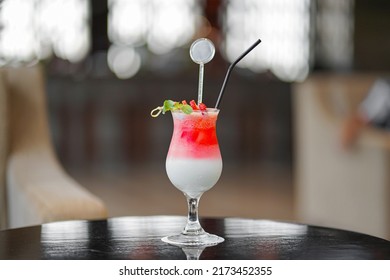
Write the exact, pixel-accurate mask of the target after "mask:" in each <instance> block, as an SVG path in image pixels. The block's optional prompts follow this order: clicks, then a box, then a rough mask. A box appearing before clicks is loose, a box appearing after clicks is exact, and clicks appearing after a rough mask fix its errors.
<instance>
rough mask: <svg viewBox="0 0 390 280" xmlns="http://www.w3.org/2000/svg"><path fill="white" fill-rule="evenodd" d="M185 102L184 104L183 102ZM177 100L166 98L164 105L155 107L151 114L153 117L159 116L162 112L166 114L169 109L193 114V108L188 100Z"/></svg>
mask: <svg viewBox="0 0 390 280" xmlns="http://www.w3.org/2000/svg"><path fill="white" fill-rule="evenodd" d="M183 102H184V104H183ZM183 102H177V101H172V100H169V99H168V100H165V101H164V104H163V106H159V107H156V108H154V109H153V110H152V111H151V112H150V115H151V116H152V117H154V118H155V117H157V116H158V115H160V113H163V114H165V112H168V111H176V110H181V111H182V112H183V113H185V114H191V113H192V112H193V109H192V107H191V106H190V105H188V104H187V102H185V101H183Z"/></svg>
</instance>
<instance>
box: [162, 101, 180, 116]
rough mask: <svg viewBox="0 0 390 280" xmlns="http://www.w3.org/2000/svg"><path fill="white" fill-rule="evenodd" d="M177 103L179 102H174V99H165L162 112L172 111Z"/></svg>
mask: <svg viewBox="0 0 390 280" xmlns="http://www.w3.org/2000/svg"><path fill="white" fill-rule="evenodd" d="M175 103H177V102H173V101H172V100H165V101H164V104H163V111H162V113H163V114H165V112H167V111H171V110H172V109H173V108H174V106H175Z"/></svg>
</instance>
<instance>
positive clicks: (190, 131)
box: [162, 101, 224, 246]
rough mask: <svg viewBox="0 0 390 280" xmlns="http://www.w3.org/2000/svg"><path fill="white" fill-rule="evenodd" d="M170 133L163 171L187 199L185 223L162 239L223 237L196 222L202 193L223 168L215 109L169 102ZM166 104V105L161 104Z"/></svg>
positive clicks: (203, 241)
mask: <svg viewBox="0 0 390 280" xmlns="http://www.w3.org/2000/svg"><path fill="white" fill-rule="evenodd" d="M168 103H169V104H171V105H170V107H169V108H168V110H169V111H171V112H172V117H173V134H172V139H171V144H170V146H169V150H168V155H167V158H166V171H167V175H168V178H169V180H170V181H171V182H172V184H173V185H174V186H175V187H176V188H177V189H179V190H180V191H182V192H183V194H184V195H185V197H186V199H187V203H188V218H187V224H186V226H185V228H184V230H183V231H182V233H180V234H177V235H173V236H168V237H164V238H163V239H162V240H163V241H165V242H168V243H171V244H174V245H179V246H210V245H214V244H218V243H220V242H222V241H224V239H223V238H221V237H219V236H216V235H213V234H209V233H207V232H205V231H204V230H203V228H202V227H201V225H200V223H199V217H198V203H199V199H200V197H201V196H202V194H203V193H204V192H205V191H207V190H209V189H211V188H212V187H213V186H214V185H215V184H216V183H217V181H218V179H219V177H220V176H221V172H222V158H221V152H220V149H219V144H218V139H217V131H216V124H217V118H218V113H219V110H218V109H207V108H205V106H200V107H201V108H202V109H199V107H198V106H197V105H196V104H195V103H194V102H193V101H192V108H191V107H189V105H187V104H186V102H184V104H183V103H179V102H170V101H168ZM164 108H165V107H164Z"/></svg>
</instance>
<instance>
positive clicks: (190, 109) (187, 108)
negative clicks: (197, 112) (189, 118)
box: [181, 104, 193, 114]
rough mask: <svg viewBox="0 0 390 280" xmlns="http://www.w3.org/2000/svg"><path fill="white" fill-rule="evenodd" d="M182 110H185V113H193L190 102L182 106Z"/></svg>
mask: <svg viewBox="0 0 390 280" xmlns="http://www.w3.org/2000/svg"><path fill="white" fill-rule="evenodd" d="M181 110H182V111H183V113H185V114H191V113H192V111H193V110H192V107H191V106H190V105H188V104H186V105H183V106H182V107H181Z"/></svg>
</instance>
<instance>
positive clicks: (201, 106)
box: [199, 103, 207, 111]
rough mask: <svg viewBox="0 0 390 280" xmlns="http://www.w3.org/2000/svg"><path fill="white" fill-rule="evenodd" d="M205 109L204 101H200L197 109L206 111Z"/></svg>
mask: <svg viewBox="0 0 390 280" xmlns="http://www.w3.org/2000/svg"><path fill="white" fill-rule="evenodd" d="M206 109H207V107H206V105H205V104H204V103H200V104H199V110H201V111H206Z"/></svg>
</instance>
